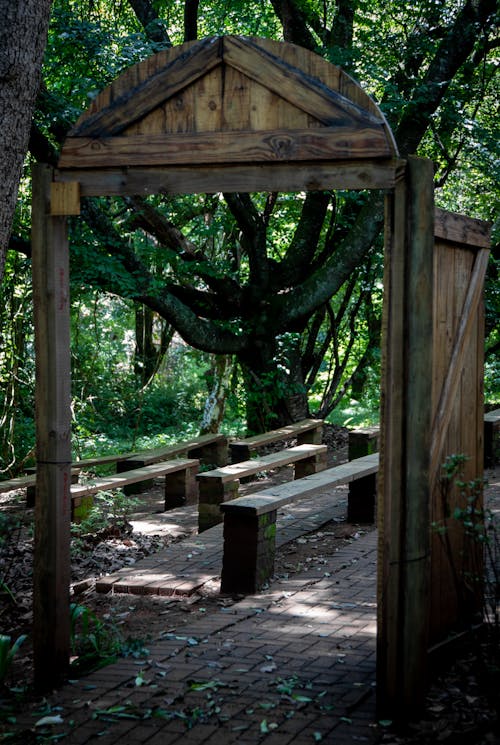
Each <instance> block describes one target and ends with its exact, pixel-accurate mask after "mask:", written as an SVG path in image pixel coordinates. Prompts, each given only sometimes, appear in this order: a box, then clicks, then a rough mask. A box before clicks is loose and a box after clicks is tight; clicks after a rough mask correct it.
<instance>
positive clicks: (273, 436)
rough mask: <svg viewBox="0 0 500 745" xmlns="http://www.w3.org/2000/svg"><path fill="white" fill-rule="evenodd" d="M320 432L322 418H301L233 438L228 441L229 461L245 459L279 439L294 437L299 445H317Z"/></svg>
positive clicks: (319, 441)
mask: <svg viewBox="0 0 500 745" xmlns="http://www.w3.org/2000/svg"><path fill="white" fill-rule="evenodd" d="M322 432H323V420H322V419H302V420H301V421H300V422H295V423H294V424H288V425H287V426H285V427H280V428H279V429H273V430H271V431H270V432H264V434H261V435H253V436H251V437H246V438H244V439H239V440H233V441H232V442H230V443H229V449H230V450H231V462H232V463H237V462H238V461H242V460H247V459H248V458H250V457H251V456H252V455H253V453H255V452H257V450H258V449H259V448H260V447H264V446H265V445H272V444H273V443H274V442H279V441H280V440H290V439H292V438H294V437H295V438H297V444H299V445H304V444H307V443H312V444H316V445H319V444H320V443H321V437H322Z"/></svg>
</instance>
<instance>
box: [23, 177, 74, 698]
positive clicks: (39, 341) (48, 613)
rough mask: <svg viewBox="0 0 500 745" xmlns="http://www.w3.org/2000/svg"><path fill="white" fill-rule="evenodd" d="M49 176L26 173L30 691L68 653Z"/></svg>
mask: <svg viewBox="0 0 500 745" xmlns="http://www.w3.org/2000/svg"><path fill="white" fill-rule="evenodd" d="M51 183H52V170H51V169H50V168H48V167H46V166H42V165H35V166H34V167H33V217H32V270H33V299H34V316H35V349H36V450H37V486H36V488H37V499H36V506H35V549H34V566H33V646H34V664H35V685H36V687H37V689H38V690H40V691H46V690H50V689H51V688H53V687H54V686H56V685H59V684H60V683H61V682H63V680H64V679H65V678H66V676H67V673H68V667H69V655H70V617H69V585H70V551H69V548H70V515H71V502H70V492H69V490H70V481H71V408H70V404H71V394H70V350H69V258H68V245H67V231H66V220H65V218H63V217H53V216H51V215H50V211H51V205H50V191H51Z"/></svg>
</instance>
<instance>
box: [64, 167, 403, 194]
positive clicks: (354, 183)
mask: <svg viewBox="0 0 500 745" xmlns="http://www.w3.org/2000/svg"><path fill="white" fill-rule="evenodd" d="M401 163H402V161H399V160H398V161H392V160H388V161H377V162H375V163H373V162H370V161H369V160H367V161H366V162H362V163H359V162H356V161H353V162H350V163H349V162H338V163H326V164H325V163H321V162H320V161H315V162H313V163H301V162H297V163H281V162H274V163H270V164H265V163H263V164H259V165H247V164H245V163H242V164H237V165H236V164H235V165H226V166H224V165H206V166H177V167H175V168H174V167H171V168H168V167H165V168H161V167H150V168H148V167H144V168H141V167H131V168H104V169H99V170H93V169H88V170H79V169H68V170H65V169H63V170H60V171H58V172H57V173H56V176H55V178H56V180H58V181H65V180H75V181H78V182H79V183H80V188H81V195H82V197H92V196H113V195H115V196H125V195H129V194H138V195H144V194H199V193H206V194H212V193H217V192H220V191H250V192H251V191H303V190H305V191H315V190H318V189H391V188H392V187H393V186H394V184H395V182H396V180H397V178H398V173H399V170H400V168H401Z"/></svg>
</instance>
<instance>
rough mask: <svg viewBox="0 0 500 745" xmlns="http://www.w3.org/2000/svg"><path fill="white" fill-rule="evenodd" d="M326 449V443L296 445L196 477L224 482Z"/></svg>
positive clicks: (285, 464)
mask: <svg viewBox="0 0 500 745" xmlns="http://www.w3.org/2000/svg"><path fill="white" fill-rule="evenodd" d="M327 449H328V448H327V446H326V445H296V446H295V447H292V448H287V449H286V450H280V451H279V452H278V453H270V454H269V455H263V456H261V457H260V458H252V459H251V460H245V461H241V462H240V463H232V464H231V465H229V466H224V467H223V468H216V469H214V470H213V471H205V473H199V474H198V476H197V479H198V481H201V480H202V479H216V480H217V481H220V482H221V483H222V484H225V483H227V482H229V481H235V480H236V479H241V478H244V477H246V476H252V475H254V474H256V473H259V471H269V470H271V469H273V468H280V467H281V466H287V465H291V464H292V463H296V462H297V461H299V460H302V459H303V458H305V457H309V456H311V455H319V454H321V453H326V452H327Z"/></svg>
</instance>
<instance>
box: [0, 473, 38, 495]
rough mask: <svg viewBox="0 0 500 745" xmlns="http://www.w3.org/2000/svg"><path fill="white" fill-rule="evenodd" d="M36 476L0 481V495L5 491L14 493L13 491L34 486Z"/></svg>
mask: <svg viewBox="0 0 500 745" xmlns="http://www.w3.org/2000/svg"><path fill="white" fill-rule="evenodd" d="M35 484H36V476H35V475H34V474H33V475H31V476H18V477H17V478H15V479H9V480H8V481H0V494H3V493H4V492H7V491H14V489H26V487H28V486H35Z"/></svg>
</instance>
